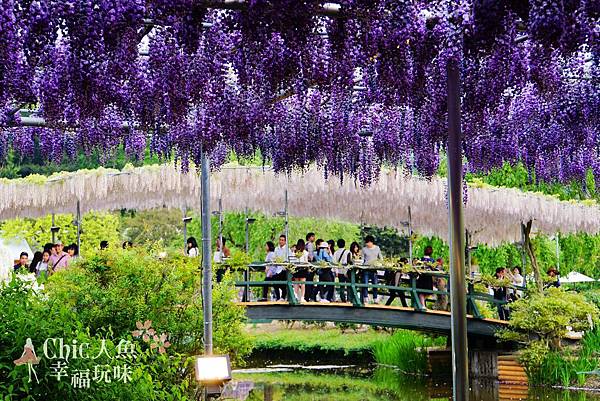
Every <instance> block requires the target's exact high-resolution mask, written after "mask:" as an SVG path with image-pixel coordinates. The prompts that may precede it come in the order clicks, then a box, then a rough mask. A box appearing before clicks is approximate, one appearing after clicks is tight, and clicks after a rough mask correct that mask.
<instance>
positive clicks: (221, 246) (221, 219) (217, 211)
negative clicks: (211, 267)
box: [212, 198, 225, 262]
mask: <svg viewBox="0 0 600 401" xmlns="http://www.w3.org/2000/svg"><path fill="white" fill-rule="evenodd" d="M212 214H213V216H219V253H220V255H219V260H220V261H221V262H222V261H223V257H224V256H225V254H224V253H223V202H222V199H221V198H219V210H214V211H213V212H212Z"/></svg>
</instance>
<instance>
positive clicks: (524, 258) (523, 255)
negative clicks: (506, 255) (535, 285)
mask: <svg viewBox="0 0 600 401" xmlns="http://www.w3.org/2000/svg"><path fill="white" fill-rule="evenodd" d="M526 267H527V253H526V252H525V225H524V224H523V222H521V275H522V276H523V286H524V287H527V274H526V272H525V268H526Z"/></svg>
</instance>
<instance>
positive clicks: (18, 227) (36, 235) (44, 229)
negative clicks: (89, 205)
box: [1, 212, 121, 256]
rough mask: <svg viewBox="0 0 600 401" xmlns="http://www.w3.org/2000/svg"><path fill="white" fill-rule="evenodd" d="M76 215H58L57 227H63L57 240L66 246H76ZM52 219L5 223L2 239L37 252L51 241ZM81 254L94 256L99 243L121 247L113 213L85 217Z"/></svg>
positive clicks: (116, 222) (90, 214) (20, 220)
mask: <svg viewBox="0 0 600 401" xmlns="http://www.w3.org/2000/svg"><path fill="white" fill-rule="evenodd" d="M73 218H74V216H73V215H70V214H57V215H56V216H55V219H54V224H55V225H56V226H57V227H60V232H59V233H58V235H57V239H59V240H61V241H62V242H63V244H65V245H68V244H72V243H73V244H74V243H77V228H76V227H75V226H74V225H73ZM51 226H52V216H50V215H48V216H45V217H40V218H38V219H30V218H25V219H13V220H7V221H5V222H4V223H3V224H2V226H1V228H2V236H4V237H6V238H15V237H18V238H23V239H25V240H26V241H27V242H28V243H29V245H30V246H31V247H32V248H34V249H41V248H42V247H43V246H44V244H46V243H48V242H51V241H52V233H51V232H50V227H51ZM82 228H83V232H82V233H81V252H82V255H84V256H86V255H88V254H91V253H93V251H94V250H96V249H98V247H99V246H100V241H103V240H105V241H108V242H109V243H111V244H115V245H116V244H120V242H121V241H120V237H119V231H118V230H119V219H118V217H117V216H116V215H114V214H112V213H96V212H92V213H86V214H84V215H83V218H82Z"/></svg>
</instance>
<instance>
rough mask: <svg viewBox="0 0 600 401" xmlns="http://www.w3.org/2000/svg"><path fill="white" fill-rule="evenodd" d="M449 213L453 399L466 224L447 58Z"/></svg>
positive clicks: (455, 91)
mask: <svg viewBox="0 0 600 401" xmlns="http://www.w3.org/2000/svg"><path fill="white" fill-rule="evenodd" d="M447 68H448V70H447V71H448V79H447V81H448V82H447V85H448V86H447V91H448V214H449V224H448V225H449V229H450V232H449V236H448V239H449V242H450V304H451V312H452V373H453V375H452V376H453V377H452V379H453V384H454V386H453V390H452V395H453V397H452V399H453V400H454V401H468V399H469V351H468V348H467V302H466V301H467V300H466V288H465V237H464V235H465V227H464V221H463V209H462V207H463V200H462V146H461V127H460V124H461V122H460V119H461V106H460V92H461V88H460V86H461V84H460V69H459V65H458V61H457V60H455V59H450V61H449V62H448V66H447Z"/></svg>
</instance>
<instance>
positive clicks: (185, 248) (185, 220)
mask: <svg viewBox="0 0 600 401" xmlns="http://www.w3.org/2000/svg"><path fill="white" fill-rule="evenodd" d="M181 221H182V222H183V254H184V255H187V253H188V246H187V239H188V233H187V226H188V224H189V223H190V222H191V221H192V218H191V217H188V215H187V205H186V206H184V207H183V218H182V219H181Z"/></svg>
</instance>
